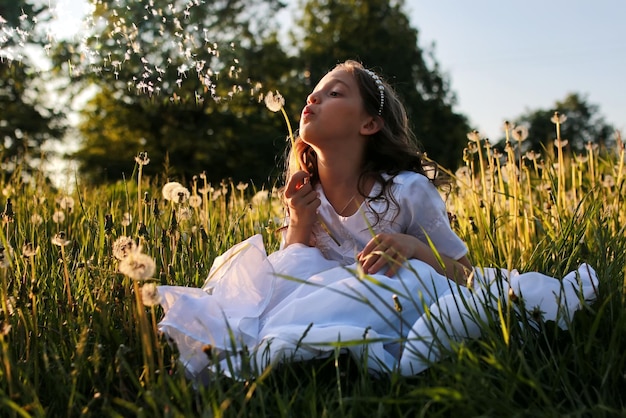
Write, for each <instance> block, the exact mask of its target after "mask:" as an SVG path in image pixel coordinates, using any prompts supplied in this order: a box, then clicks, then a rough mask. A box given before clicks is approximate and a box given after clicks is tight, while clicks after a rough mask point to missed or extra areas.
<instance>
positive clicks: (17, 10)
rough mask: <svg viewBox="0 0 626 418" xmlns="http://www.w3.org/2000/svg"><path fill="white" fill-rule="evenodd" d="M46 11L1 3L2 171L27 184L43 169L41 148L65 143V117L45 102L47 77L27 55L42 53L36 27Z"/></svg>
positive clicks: (2, 0)
mask: <svg viewBox="0 0 626 418" xmlns="http://www.w3.org/2000/svg"><path fill="white" fill-rule="evenodd" d="M46 13H47V8H46V6H41V7H39V8H37V7H35V6H33V5H32V4H29V3H27V2H25V1H16V0H0V16H1V17H2V18H3V19H4V21H5V22H4V23H3V28H2V30H3V36H2V39H1V40H0V138H1V142H0V166H1V167H2V171H3V173H4V175H9V176H10V175H11V174H13V173H14V172H16V171H18V170H19V172H20V173H21V174H22V175H23V177H24V178H25V179H27V178H28V176H29V175H30V174H32V173H33V172H34V171H36V170H38V169H40V168H41V167H40V163H41V156H42V146H44V144H46V143H48V142H50V141H54V140H60V139H61V137H62V135H63V132H64V131H65V126H64V115H63V113H62V112H61V111H59V110H57V109H55V108H54V106H53V104H51V103H47V102H46V93H45V89H44V87H43V82H42V80H43V79H42V76H41V74H40V73H39V72H38V71H37V69H36V68H35V66H34V65H33V62H32V59H30V58H29V56H28V54H27V48H26V47H25V46H26V45H28V46H29V47H30V48H33V49H36V48H40V49H41V48H42V47H43V39H42V38H41V37H40V36H39V34H38V33H37V28H36V27H35V24H34V23H33V22H35V21H43V20H44V19H45V17H46Z"/></svg>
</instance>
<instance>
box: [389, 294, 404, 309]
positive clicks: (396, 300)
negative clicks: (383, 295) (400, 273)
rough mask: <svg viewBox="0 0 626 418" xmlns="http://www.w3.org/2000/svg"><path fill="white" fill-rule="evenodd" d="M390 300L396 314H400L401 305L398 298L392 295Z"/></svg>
mask: <svg viewBox="0 0 626 418" xmlns="http://www.w3.org/2000/svg"><path fill="white" fill-rule="evenodd" d="M391 298H392V299H393V307H394V308H395V310H396V312H398V313H401V312H402V304H401V303H400V298H399V297H398V295H392V296H391Z"/></svg>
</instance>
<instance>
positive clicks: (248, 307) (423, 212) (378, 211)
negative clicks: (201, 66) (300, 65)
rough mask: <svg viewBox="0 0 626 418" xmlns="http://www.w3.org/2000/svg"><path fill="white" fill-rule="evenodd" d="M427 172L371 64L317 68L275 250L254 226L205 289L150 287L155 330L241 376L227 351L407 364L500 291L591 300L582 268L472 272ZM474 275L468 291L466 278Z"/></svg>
mask: <svg viewBox="0 0 626 418" xmlns="http://www.w3.org/2000/svg"><path fill="white" fill-rule="evenodd" d="M427 168H430V167H427V166H426V165H425V164H424V163H423V162H422V159H421V156H420V153H419V151H418V149H417V147H416V145H415V141H414V139H413V138H412V136H411V132H410V130H409V127H408V121H407V116H406V112H405V110H404V108H403V106H402V104H401V103H400V101H399V100H398V97H397V96H396V94H395V92H394V91H393V89H392V88H391V87H390V86H389V85H388V84H387V83H385V82H384V81H383V80H382V79H381V78H380V77H379V76H378V75H377V74H376V73H374V72H372V71H371V70H368V69H366V68H364V67H363V66H362V65H361V64H359V63H357V62H355V61H347V62H345V63H342V64H340V65H338V66H337V67H335V68H334V69H333V70H332V71H330V72H329V73H328V74H327V75H326V76H325V77H324V78H322V80H321V81H320V82H319V83H318V85H317V86H316V87H315V89H314V90H313V92H312V93H311V94H310V95H309V96H308V98H307V104H306V106H305V107H304V109H303V110H302V115H301V118H300V129H299V137H298V139H297V140H296V141H295V147H294V149H292V150H291V155H290V158H289V163H288V166H287V170H286V186H285V190H284V197H285V202H286V206H287V213H288V216H287V222H286V228H285V230H284V235H283V243H282V246H281V249H280V250H279V251H276V252H275V253H273V254H270V255H269V256H267V255H266V252H265V249H264V247H263V242H262V240H261V237H260V236H254V237H251V238H250V239H248V240H246V241H244V242H242V243H240V244H238V245H236V246H234V247H233V248H231V249H230V250H228V251H227V252H226V253H225V254H223V255H222V256H220V257H218V258H217V259H216V260H215V263H214V265H213V267H212V268H211V271H210V273H209V278H208V279H207V281H206V282H205V285H204V286H203V287H202V288H201V289H191V288H183V287H177V286H160V288H159V292H160V294H161V296H162V300H163V302H162V305H163V307H164V310H165V312H166V314H165V316H164V318H163V320H162V321H161V322H160V325H159V326H160V330H162V331H163V332H164V333H165V334H167V335H168V336H169V337H171V338H172V339H173V341H174V342H175V343H176V345H177V347H178V349H179V352H180V359H181V361H182V362H183V364H184V365H185V367H186V370H187V371H188V373H189V374H190V376H193V377H197V376H200V375H201V374H202V373H203V372H204V371H206V370H207V367H210V368H211V367H213V368H214V367H216V366H219V367H220V369H221V370H222V371H225V372H227V373H228V372H230V373H234V374H235V375H237V374H239V372H240V369H239V368H240V367H243V366H242V365H241V363H240V361H241V358H240V357H239V356H231V354H232V353H235V352H237V351H239V350H240V349H241V348H243V347H245V348H247V352H249V353H250V354H251V356H250V359H252V360H253V362H255V363H256V366H258V367H259V368H261V369H262V368H264V367H266V366H267V365H268V364H271V363H273V362H275V361H282V360H285V359H287V360H304V359H311V358H315V357H320V356H325V355H329V354H330V353H332V351H333V349H334V348H333V347H334V346H336V345H337V344H339V343H341V342H343V343H344V348H345V349H347V350H349V351H350V352H351V353H352V354H354V355H355V356H358V357H363V358H365V359H367V365H368V367H369V368H372V369H375V370H379V371H389V370H392V369H396V368H399V370H400V371H401V372H402V373H404V374H415V373H419V372H420V371H422V370H424V369H425V368H427V367H428V365H429V364H430V363H431V362H432V361H436V360H438V359H439V358H440V357H441V355H442V352H443V351H442V350H445V349H446V348H448V347H449V343H450V341H451V340H453V339H458V338H467V337H477V336H479V335H480V328H479V326H478V324H479V323H484V320H485V317H486V315H488V314H489V312H490V308H489V307H490V306H494V303H495V302H494V301H497V300H498V299H500V300H508V299H507V298H506V295H508V292H509V288H510V289H511V291H513V292H515V293H516V294H517V295H523V297H524V300H525V301H526V303H527V305H528V306H530V307H532V308H535V307H537V306H538V307H539V308H540V309H541V311H542V312H544V319H546V320H560V321H561V322H560V324H561V325H562V326H565V325H566V323H567V319H568V318H569V317H570V315H571V314H572V313H573V312H574V311H575V310H576V309H578V307H579V302H580V301H581V300H584V299H588V298H592V297H593V295H594V289H595V288H597V278H596V276H595V272H593V270H592V269H591V268H590V267H588V266H586V265H583V266H581V267H580V268H579V269H578V271H576V272H573V273H571V274H570V275H568V276H566V277H565V278H564V279H563V280H561V281H560V280H555V279H552V278H548V277H546V276H543V275H541V274H538V273H525V274H522V275H519V274H517V272H512V273H509V272H507V271H505V270H496V269H484V270H478V269H474V270H473V269H472V266H471V264H470V262H469V260H468V257H467V249H466V246H465V244H464V243H463V242H462V241H461V239H460V238H459V237H458V236H457V235H456V234H455V233H454V232H453V231H452V229H451V228H450V224H449V221H448V217H447V212H446V209H445V205H444V203H443V201H442V199H441V197H440V196H439V193H438V192H437V189H436V187H435V184H434V182H435V181H431V180H430V179H429V178H428V177H427V176H426V171H427ZM434 177H436V176H434ZM470 274H471V275H473V276H474V280H473V288H474V289H473V290H470V289H468V288H466V287H464V286H466V284H467V279H468V276H469V275H470ZM503 277H505V278H506V280H503V279H502V278H503ZM477 289H479V290H480V291H477ZM581 295H582V297H581ZM559 310H562V311H559ZM425 312H428V315H426V314H425ZM207 346H210V347H211V348H212V350H214V353H215V354H218V355H217V357H215V356H214V357H212V358H211V357H209V356H207V355H206V353H205V351H206V350H205V349H206V347H207ZM366 353H367V354H366ZM216 358H219V359H222V364H221V365H216V364H213V363H211V359H213V360H215V359H216ZM246 360H247V359H246ZM227 365H228V367H226V366H227Z"/></svg>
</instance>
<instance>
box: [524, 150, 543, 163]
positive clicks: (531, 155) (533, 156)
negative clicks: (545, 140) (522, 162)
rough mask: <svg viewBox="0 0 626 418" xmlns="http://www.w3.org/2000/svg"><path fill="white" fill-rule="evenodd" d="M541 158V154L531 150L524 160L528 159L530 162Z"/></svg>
mask: <svg viewBox="0 0 626 418" xmlns="http://www.w3.org/2000/svg"><path fill="white" fill-rule="evenodd" d="M539 157H541V154H539V153H538V152H535V151H533V150H530V151H528V152H526V154H524V158H526V159H527V160H528V161H535V160H536V159H537V158H539Z"/></svg>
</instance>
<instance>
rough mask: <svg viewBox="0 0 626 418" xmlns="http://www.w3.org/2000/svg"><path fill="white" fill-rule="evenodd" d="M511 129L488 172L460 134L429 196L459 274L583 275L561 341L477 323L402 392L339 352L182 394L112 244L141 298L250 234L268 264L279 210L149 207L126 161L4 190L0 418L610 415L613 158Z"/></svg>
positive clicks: (204, 189)
mask: <svg viewBox="0 0 626 418" xmlns="http://www.w3.org/2000/svg"><path fill="white" fill-rule="evenodd" d="M555 118H556V119H555V121H556V122H558V123H562V122H564V121H562V118H559V115H556V116H555ZM556 126H557V127H558V126H559V125H558V124H557V125H556ZM515 129H516V128H514V127H509V129H508V131H507V137H509V140H510V141H509V143H508V146H507V147H506V149H505V150H504V154H506V157H505V156H503V157H502V158H496V157H497V155H494V154H496V152H495V150H494V148H493V147H491V146H490V145H489V143H488V142H487V141H486V140H484V139H483V138H481V137H480V135H478V134H476V133H474V134H472V135H470V143H469V144H468V150H467V152H466V154H465V157H464V160H465V162H466V166H465V168H463V169H462V170H460V171H458V172H457V173H454V183H453V185H452V186H453V187H452V188H451V190H449V191H448V193H447V194H445V195H444V197H445V198H446V200H447V203H448V205H449V208H450V211H451V213H452V214H453V225H454V227H455V229H456V230H457V232H458V233H459V235H460V236H461V237H462V238H463V239H464V240H465V241H466V242H467V244H468V246H469V249H470V254H471V258H472V261H473V263H474V264H475V265H480V266H496V267H505V268H517V269H519V270H520V271H541V272H544V273H546V274H549V275H553V276H556V277H560V276H563V275H564V274H565V273H567V272H568V271H570V270H572V269H574V268H576V266H577V265H578V264H579V263H580V262H583V261H584V262H587V263H589V264H591V265H592V266H593V267H594V268H595V269H596V270H597V273H598V276H599V279H600V288H599V296H598V299H597V300H596V302H594V303H593V304H592V305H591V306H587V307H585V308H583V309H582V310H581V311H579V312H578V313H577V314H576V315H575V317H574V319H573V321H572V324H571V325H570V327H569V330H567V331H563V330H561V329H559V328H558V327H556V326H555V325H554V324H552V323H540V328H539V329H535V328H533V327H528V326H523V324H524V322H525V321H527V320H528V318H524V317H523V315H522V317H518V318H516V319H517V320H513V321H511V322H510V324H511V329H510V336H511V337H510V338H505V337H504V335H503V332H502V329H501V328H500V327H499V326H498V324H497V323H493V324H487V325H486V326H485V329H484V333H483V336H482V337H481V338H480V339H477V340H471V341H463V342H457V343H454V344H453V346H452V349H451V350H449V351H448V356H446V357H445V358H444V359H443V360H442V361H440V362H438V363H435V364H433V365H432V367H431V368H430V369H429V370H427V371H426V372H424V373H422V374H420V375H417V376H414V377H401V376H399V375H398V374H396V373H391V374H389V375H382V376H381V375H373V374H370V373H368V372H367V371H365V370H364V369H363V365H362V364H361V363H360V362H359V361H357V360H354V359H351V358H349V357H347V356H346V355H343V354H342V353H341V352H340V351H339V349H337V351H336V353H335V355H333V356H331V357H330V358H328V359H323V360H316V361H310V362H302V363H294V364H284V365H281V366H278V367H275V368H270V369H267V370H266V371H265V372H264V373H262V374H261V375H260V376H256V377H255V378H250V379H248V380H246V381H236V380H232V379H229V378H226V377H223V376H219V375H216V376H213V381H212V383H211V384H210V385H208V386H200V387H195V386H194V384H193V382H190V381H189V380H187V379H186V378H185V376H184V372H183V370H182V369H181V366H180V365H179V364H178V363H177V355H176V351H175V348H172V347H171V346H170V345H169V344H168V342H167V341H164V339H163V337H162V336H160V335H158V334H157V333H156V332H155V331H154V329H155V328H154V327H155V324H156V322H157V321H158V320H159V318H160V316H161V314H162V312H161V310H160V308H159V307H154V306H153V307H146V306H144V305H143V303H141V297H140V295H138V292H139V291H140V290H139V287H140V285H142V284H143V283H136V282H133V281H132V280H131V279H130V278H128V277H126V276H124V275H123V274H121V273H119V272H118V260H117V259H116V258H115V257H114V256H113V250H112V247H113V243H114V242H115V241H116V240H117V239H118V238H119V237H121V236H131V237H133V238H135V239H137V240H138V242H139V243H140V244H141V245H142V251H143V252H145V253H146V254H148V255H150V256H151V257H152V258H153V259H154V260H155V263H156V273H155V274H154V281H155V282H157V283H161V284H176V285H183V286H201V285H202V284H203V282H204V280H205V278H206V275H207V273H208V271H209V268H210V266H211V263H212V261H213V259H214V258H215V257H216V256H217V255H219V254H221V253H222V252H224V251H225V250H227V249H228V248H230V247H231V246H232V245H233V244H235V243H237V242H240V241H242V240H243V239H245V238H247V237H249V236H251V235H253V234H256V233H260V234H262V235H263V237H264V240H265V243H266V246H267V247H268V249H269V250H275V249H277V248H278V245H279V242H278V236H277V234H276V233H275V230H276V229H277V226H278V225H277V223H278V222H280V215H281V212H280V202H279V201H278V199H277V198H276V197H275V196H273V195H272V193H271V191H268V193H264V191H261V190H252V187H248V188H245V185H235V184H233V183H232V182H229V181H224V182H223V183H222V184H220V185H213V187H212V188H214V189H213V190H212V188H211V187H210V185H208V184H206V183H205V179H204V176H202V175H198V177H197V178H194V179H193V180H192V181H191V182H190V183H189V185H188V186H189V191H190V193H191V195H197V196H198V197H199V198H200V199H201V201H202V204H201V206H199V207H192V206H191V205H190V204H189V200H187V198H186V197H184V196H183V198H182V200H184V201H183V202H176V201H171V200H165V199H164V198H163V196H162V192H161V190H162V187H163V186H164V185H165V183H166V180H165V179H164V178H155V179H147V178H145V177H144V176H142V175H141V168H142V162H143V163H145V160H142V159H141V158H139V160H138V161H137V171H136V172H135V173H133V175H132V176H131V178H130V179H129V180H127V181H126V182H120V183H116V184H112V185H109V186H106V187H99V188H88V187H84V186H83V185H82V184H81V183H80V179H78V182H77V185H76V187H75V190H74V191H72V193H71V195H70V196H66V195H65V194H64V193H63V192H60V191H57V190H55V189H53V188H51V187H50V186H48V185H47V184H46V183H45V182H44V181H43V180H41V179H37V178H35V179H33V180H32V182H29V183H24V182H22V180H21V177H20V176H15V177H12V178H4V179H2V180H1V181H0V188H1V189H2V190H3V196H4V198H3V200H2V202H3V204H4V210H3V214H2V233H1V234H0V243H1V245H2V247H3V248H4V250H3V251H2V255H3V258H2V261H1V264H2V268H0V279H1V287H0V292H1V293H0V302H1V304H0V307H1V311H2V312H1V316H0V321H1V322H0V348H1V351H0V415H2V416H79V415H86V416H151V417H152V416H254V417H291V416H296V417H308V416H315V417H318V416H319V417H338V416H372V417H374V416H380V417H388V416H407V417H409V416H410V417H414V416H478V415H480V416H564V415H569V416H611V415H622V414H623V412H622V411H623V409H624V401H623V400H622V399H623V394H624V393H626V379H625V378H624V376H625V374H624V372H625V371H626V354H625V353H626V338H624V337H623V336H624V335H626V334H625V332H626V315H625V309H624V308H625V306H624V285H625V279H626V274H625V273H626V268H625V258H626V256H625V252H624V248H626V234H625V231H624V225H625V220H626V208H625V207H624V204H623V202H622V200H623V198H624V176H625V173H624V171H626V169H625V168H624V161H625V159H624V147H623V143H622V142H621V139H620V138H619V137H617V141H616V143H617V144H616V146H615V147H613V148H611V149H609V148H604V149H597V148H594V147H592V146H591V145H588V147H587V148H586V154H584V155H582V156H578V155H572V153H570V152H569V147H567V146H563V147H558V146H555V147H554V148H551V149H547V150H544V151H543V152H542V154H543V155H542V156H541V157H538V158H535V155H534V154H531V153H526V150H523V151H520V149H523V145H524V144H523V139H522V138H523V136H524V135H523V134H524V133H523V132H522V131H516V130H515ZM558 135H559V134H558V131H557V141H559V142H557V143H556V144H557V145H563V142H562V141H564V140H562V139H560V138H559V137H558ZM139 157H142V158H144V157H146V156H141V155H140V156H139ZM256 192H261V193H258V194H257V193H256ZM265 194H267V196H268V197H267V199H265V198H263V196H264V195H265ZM255 195H256V197H254V198H253V196H255ZM68 197H71V199H68ZM72 202H73V205H72ZM61 212H62V214H63V215H61ZM125 214H126V216H125ZM40 222H41V223H40ZM53 241H54V242H53ZM58 244H63V245H62V246H59V245H58ZM68 283H69V287H68V286H67V284H68Z"/></svg>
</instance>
